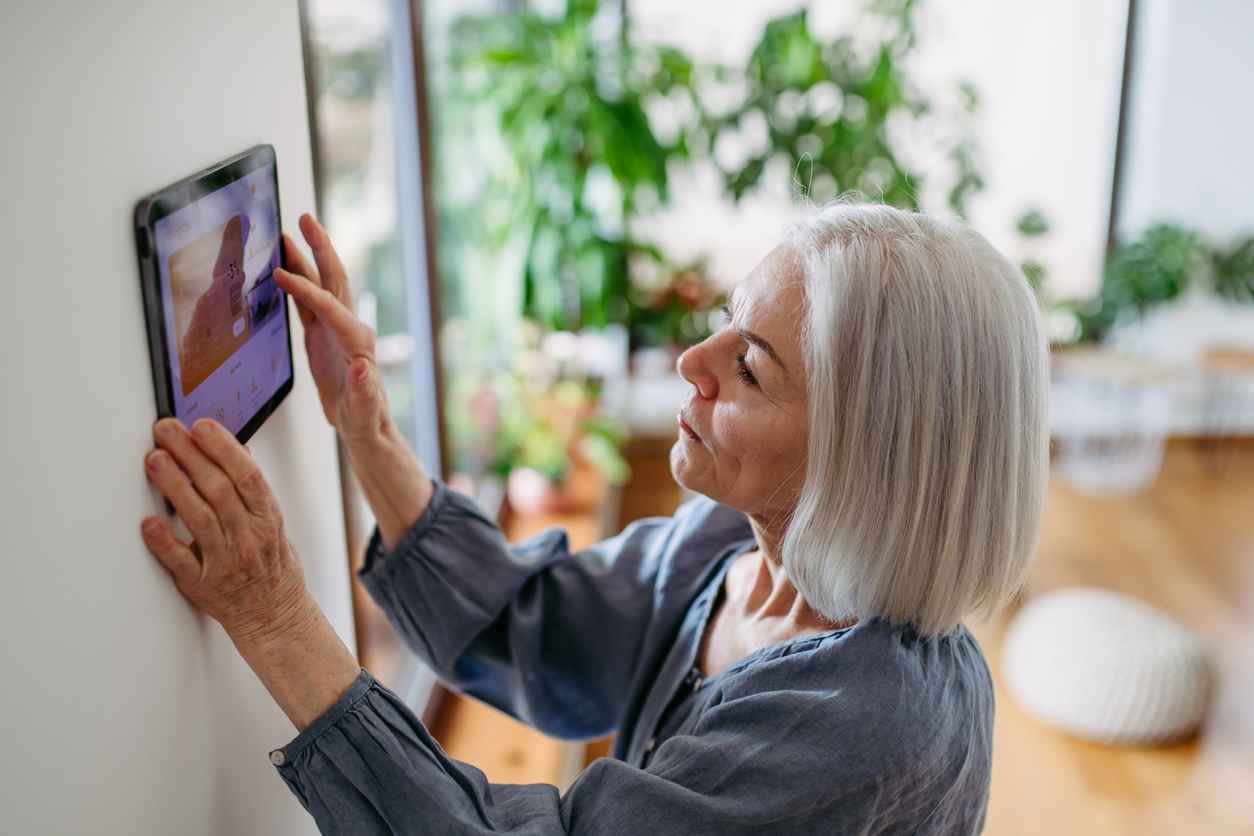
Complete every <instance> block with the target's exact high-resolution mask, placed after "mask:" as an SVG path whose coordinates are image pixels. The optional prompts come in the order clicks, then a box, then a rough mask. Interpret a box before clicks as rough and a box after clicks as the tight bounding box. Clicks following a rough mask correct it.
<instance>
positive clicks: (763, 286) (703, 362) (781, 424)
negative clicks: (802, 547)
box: [671, 246, 808, 525]
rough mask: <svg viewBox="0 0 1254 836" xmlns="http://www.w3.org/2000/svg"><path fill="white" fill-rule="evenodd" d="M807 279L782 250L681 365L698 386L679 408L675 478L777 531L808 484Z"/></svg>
mask: <svg viewBox="0 0 1254 836" xmlns="http://www.w3.org/2000/svg"><path fill="white" fill-rule="evenodd" d="M803 305H804V296H803V290H802V285H801V270H800V265H799V262H798V261H797V258H796V256H795V254H794V253H793V251H792V250H791V249H789V248H787V247H782V246H781V247H777V248H776V249H775V250H773V251H772V252H771V253H770V254H769V255H767V257H766V258H765V259H763V261H762V263H760V264H759V265H758V266H757V267H756V268H754V270H753V272H752V273H750V274H749V277H748V278H746V279H745V280H744V281H743V282H741V283H740V284H739V285H737V286H736V288H735V289H734V290H733V291H732V293H731V295H730V298H729V300H728V307H729V309H730V311H731V318H730V320H729V321H728V322H727V323H726V324H725V325H724V326H723V328H722V329H721V330H720V331H718V332H717V333H715V334H714V335H712V336H711V337H709V338H708V339H707V340H705V342H702V343H700V344H699V345H695V346H693V347H692V348H690V349H688V350H687V351H685V352H684V353H683V355H682V356H681V357H680V358H679V363H678V368H679V373H680V374H681V375H682V376H683V377H684V379H685V380H687V381H688V382H689V383H691V384H692V386H693V390H692V393H691V395H690V396H689V398H688V400H687V401H685V402H684V404H683V406H682V407H681V408H680V412H679V420H680V421H682V422H685V423H687V425H688V427H690V428H691V430H692V432H693V433H695V437H694V436H693V435H692V434H690V433H689V431H688V430H687V429H685V427H684V426H683V424H682V423H681V424H680V425H679V428H678V430H679V438H678V440H677V441H676V442H675V446H674V447H672V448H671V473H672V474H673V475H674V477H675V480H676V481H678V482H679V484H681V485H683V486H684V487H686V488H688V489H689V490H693V491H696V492H698V493H702V494H705V495H706V496H708V497H710V498H711V499H715V500H717V501H719V502H722V503H723V504H725V505H729V506H731V507H733V508H735V509H737V510H739V511H743V512H744V513H746V514H748V515H750V516H752V517H756V518H757V519H758V521H759V522H762V523H765V524H767V525H770V524H771V523H772V521H774V520H777V519H783V518H784V515H785V514H786V513H787V512H788V511H790V510H791V509H792V507H793V505H794V504H795V502H796V499H797V496H798V494H799V493H800V490H801V486H802V484H803V483H804V480H805V459H806V440H807V424H808V418H807V412H806V383H805V370H804V367H803V365H802V359H801V342H800V340H801V337H800V330H801V324H802V321H803V315H804V308H803Z"/></svg>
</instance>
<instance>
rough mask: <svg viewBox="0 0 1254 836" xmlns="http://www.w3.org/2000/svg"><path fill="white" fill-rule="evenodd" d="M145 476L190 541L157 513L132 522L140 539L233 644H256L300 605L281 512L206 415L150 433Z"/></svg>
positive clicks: (297, 574) (246, 459) (302, 599)
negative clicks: (179, 520) (137, 526)
mask: <svg viewBox="0 0 1254 836" xmlns="http://www.w3.org/2000/svg"><path fill="white" fill-rule="evenodd" d="M153 437H154V439H155V441H156V444H157V449H156V450H154V451H153V452H151V453H149V454H148V456H147V457H146V458H145V460H144V469H145V471H146V472H147V474H148V479H149V481H151V482H152V483H153V485H155V486H156V487H157V488H158V489H159V490H160V491H161V493H162V494H164V495H165V497H166V498H167V499H168V500H170V504H172V505H173V506H174V510H175V512H177V513H178V515H179V517H181V518H182V519H183V522H184V524H186V526H187V529H188V531H189V532H191V535H192V537H193V538H194V542H192V543H184V542H182V541H181V540H179V539H178V538H177V537H176V536H175V535H174V532H173V531H172V530H171V529H170V525H169V523H168V522H167V521H166V520H164V519H162V518H160V517H148V518H146V519H145V520H144V521H143V524H142V525H141V527H140V528H141V531H142V533H143V538H144V543H145V544H146V545H147V546H148V550H149V551H151V552H152V553H153V555H154V556H155V557H156V558H157V560H159V561H160V562H161V565H162V566H164V567H165V568H166V569H167V570H168V571H169V572H170V574H171V575H172V576H173V578H174V584H175V586H176V587H178V590H179V592H181V593H183V595H184V597H186V598H187V600H188V601H190V602H191V603H192V604H193V605H194V606H196V607H197V608H198V609H201V610H203V611H204V612H205V613H207V614H208V615H210V616H211V617H213V618H214V619H215V620H216V621H217V622H218V623H219V624H221V625H222V626H223V628H225V629H226V631H227V633H228V634H230V636H231V638H232V639H234V640H236V641H237V642H239V641H241V640H243V641H264V640H265V639H266V638H267V637H268V636H269V635H270V634H272V633H274V634H277V633H279V632H281V631H282V630H283V629H284V627H285V625H286V624H287V623H288V622H289V621H291V620H292V619H293V618H296V617H298V615H299V614H300V613H301V612H302V608H304V607H306V605H307V603H308V601H307V600H306V590H305V575H304V571H303V570H302V569H301V565H300V562H299V560H297V558H296V554H295V553H294V551H293V550H292V546H291V544H290V543H288V541H287V537H286V535H285V534H284V533H283V516H282V514H281V513H280V512H279V507H278V504H277V503H276V502H275V499H274V496H273V494H271V493H270V487H269V486H268V485H267V484H266V480H265V479H264V478H263V477H262V475H261V471H260V470H258V468H257V465H256V463H255V462H254V461H253V458H252V456H251V455H250V454H249V452H248V451H247V450H246V449H245V448H244V446H243V445H242V444H240V443H239V442H238V441H236V439H235V436H233V435H232V434H231V433H230V431H228V430H227V429H226V428H225V427H223V426H222V425H221V424H219V423H217V422H216V421H211V420H209V419H201V420H200V421H197V422H196V424H195V425H194V427H193V430H192V432H188V431H187V430H186V429H185V428H184V427H183V425H182V424H181V423H179V422H178V421H177V420H175V419H173V418H166V419H163V420H161V421H158V422H157V423H156V425H155V426H154V427H153Z"/></svg>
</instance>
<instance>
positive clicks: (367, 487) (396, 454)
mask: <svg viewBox="0 0 1254 836" xmlns="http://www.w3.org/2000/svg"><path fill="white" fill-rule="evenodd" d="M341 440H342V441H343V443H344V449H345V451H346V453H347V454H348V460H349V464H350V465H351V466H352V468H353V473H354V474H355V475H356V477H357V482H358V483H359V484H360V485H361V489H362V493H363V494H364V495H365V497H366V502H367V503H368V504H369V505H370V509H371V511H373V512H374V517H375V520H376V521H377V522H378V524H379V534H380V535H381V536H382V538H383V545H384V547H385V548H387V549H389V550H391V549H392V548H394V547H395V546H396V544H397V543H398V542H400V539H401V537H403V536H404V535H405V532H406V531H408V530H409V529H410V528H411V527H412V526H413V524H414V523H415V522H417V521H418V518H419V517H420V516H422V512H423V511H425V510H426V508H427V505H428V504H429V503H430V501H431V496H432V494H433V492H434V490H433V488H432V486H431V479H430V477H429V476H428V475H427V472H426V470H425V468H423V466H422V462H420V461H419V460H418V457H417V456H416V455H414V451H413V450H412V449H410V446H409V442H407V441H406V440H405V437H404V436H403V435H401V433H400V430H399V429H398V428H397V427H396V425H395V424H394V423H393V422H391V421H387V422H386V423H385V424H384V425H383V426H382V427H381V428H380V430H379V432H378V433H374V434H372V435H370V436H367V437H354V438H351V439H350V438H344V437H343V436H341Z"/></svg>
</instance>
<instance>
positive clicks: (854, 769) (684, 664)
mask: <svg viewBox="0 0 1254 836" xmlns="http://www.w3.org/2000/svg"><path fill="white" fill-rule="evenodd" d="M432 484H433V486H434V489H435V493H434V495H433V497H432V499H431V503H430V505H429V506H428V507H427V509H426V510H425V511H424V513H423V514H422V516H421V517H420V518H419V519H418V520H417V522H416V523H415V524H414V526H413V527H412V528H411V529H410V530H409V531H408V532H407V533H406V534H405V536H404V537H403V538H402V539H401V541H400V542H399V543H397V545H396V548H395V549H393V551H392V553H390V554H385V553H384V550H383V548H382V543H381V540H380V538H379V533H378V531H377V530H376V531H375V532H374V535H373V537H372V538H371V542H370V545H369V546H368V548H367V554H366V562H365V565H364V566H363V568H362V569H361V571H360V573H359V575H360V577H361V579H362V581H363V583H364V584H365V586H366V588H367V589H368V590H369V592H370V594H371V596H372V597H373V598H374V599H375V601H377V602H378V604H379V605H380V606H381V607H382V608H383V610H384V611H385V612H386V613H387V616H388V618H389V619H390V620H391V622H392V624H393V625H394V626H395V627H396V629H397V630H398V631H399V632H400V634H401V635H402V636H403V637H404V638H405V640H406V641H407V643H408V644H409V645H410V647H412V649H413V650H414V652H415V653H417V654H418V655H419V656H420V657H421V658H422V659H423V660H425V661H426V662H427V664H429V665H431V666H432V668H433V669H434V670H435V671H436V672H437V673H438V674H439V675H440V676H441V678H442V679H443V680H444V681H445V682H447V683H448V684H450V685H451V686H453V687H454V688H457V689H459V690H461V691H463V692H464V693H466V694H469V695H471V696H474V697H476V698H478V699H481V700H483V701H485V702H487V703H489V704H491V705H493V706H496V707H497V708H499V709H501V710H503V711H505V712H507V713H509V714H511V715H512V716H514V717H516V718H518V719H520V720H522V721H523V722H525V723H527V724H529V725H531V726H533V727H535V728H537V729H539V730H540V731H543V732H545V733H547V734H550V735H554V736H557V737H563V738H588V737H594V736H600V735H605V734H609V733H616V734H617V738H616V742H615V746H614V751H613V755H612V757H609V758H601V759H599V760H597V761H595V762H594V763H593V764H591V765H590V766H589V767H588V768H587V769H586V770H584V772H583V773H582V774H581V775H580V776H579V778H578V780H576V781H575V783H574V784H573V785H572V786H571V787H570V789H569V790H568V791H567V792H566V793H565V794H559V793H558V791H557V789H556V788H555V787H553V786H550V785H546V784H528V785H505V784H492V783H489V782H488V781H487V779H486V778H485V776H484V775H483V773H482V772H480V771H479V770H478V769H476V768H475V767H474V766H472V765H470V764H466V763H462V762H460V761H457V760H454V759H452V758H450V757H449V756H448V755H447V754H446V753H445V752H444V751H443V749H441V747H440V746H439V744H438V743H437V742H436V741H435V740H434V739H433V738H432V737H431V735H430V733H429V732H428V731H427V729H426V728H425V727H424V726H423V724H422V722H421V721H420V720H419V719H418V718H417V717H416V716H415V715H414V714H413V712H412V711H410V709H409V708H408V707H407V706H406V705H405V704H404V703H403V702H402V701H401V700H400V699H399V698H398V697H397V696H396V695H395V694H393V693H392V692H391V691H389V690H388V689H387V688H385V687H383V686H382V685H381V684H379V683H378V682H377V681H375V679H374V678H373V677H372V676H371V675H370V674H369V672H367V671H366V670H364V669H363V670H362V671H361V673H360V675H359V676H358V678H357V680H356V681H355V682H354V683H353V684H352V686H351V687H350V688H349V689H348V691H347V692H346V693H345V694H344V695H343V696H342V697H341V698H340V699H339V700H338V701H337V702H336V703H335V705H333V706H332V707H331V708H329V709H328V710H327V711H326V712H325V713H324V714H323V715H322V716H321V717H319V718H318V719H317V720H316V721H315V722H314V723H312V724H311V725H310V726H309V727H308V728H306V729H305V730H304V731H302V732H301V733H300V734H299V735H297V736H296V738H295V739H294V740H293V741H292V742H291V743H289V744H288V745H287V746H285V747H283V748H281V749H276V750H274V751H273V752H271V762H272V763H274V765H275V766H276V768H277V770H278V772H279V775H280V776H281V777H282V778H283V780H284V781H285V782H286V783H287V785H288V787H289V788H290V789H291V790H292V792H293V793H294V794H295V795H296V797H297V798H298V799H299V800H300V803H301V804H302V805H303V806H304V807H305V809H306V810H308V811H309V812H310V814H311V815H312V816H313V817H314V820H315V822H316V823H317V825H318V827H319V829H320V830H321V831H322V832H323V833H335V834H339V833H351V834H359V833H360V834H401V833H403V834H410V833H413V834H419V833H421V834H446V833H447V834H490V833H509V834H587V835H588V836H594V835H596V836H600V835H601V834H607V835H608V834H637V833H645V834H650V836H666V834H742V833H743V834H749V833H754V834H757V833H772V834H819V833H824V834H972V833H979V832H980V831H981V830H982V829H983V824H984V817H985V811H986V808H987V803H988V788H989V778H990V760H991V745H992V721H993V686H992V679H991V677H990V675H989V671H988V667H987V665H986V664H985V662H984V657H983V655H982V653H981V651H980V648H979V645H978V644H977V642H976V641H975V639H974V637H973V636H972V635H971V634H970V632H969V631H968V630H967V629H966V628H965V627H964V626H961V625H960V626H959V627H958V628H957V629H956V630H954V631H953V632H951V633H949V634H947V635H945V636H941V637H934V638H923V637H921V636H920V635H919V634H918V633H917V632H916V631H915V630H914V629H913V627H912V626H911V625H909V624H890V623H888V622H886V621H885V620H883V619H880V618H870V619H864V620H862V621H859V622H858V623H857V624H855V625H854V626H852V627H848V628H844V629H840V630H834V631H831V632H829V633H824V634H819V635H811V636H805V637H802V638H798V639H794V640H791V641H787V642H782V643H778V644H774V645H771V646H769V647H765V648H761V649H759V650H758V651H756V652H754V653H752V654H750V655H749V656H747V657H745V658H744V659H742V660H740V661H739V662H737V663H736V664H734V665H732V666H731V667H729V668H727V669H726V670H724V671H722V672H720V673H718V674H717V675H715V676H712V677H710V678H709V679H708V680H704V681H703V680H701V678H700V675H699V671H698V670H697V669H696V666H695V663H696V658H697V652H698V650H699V646H700V643H701V637H702V634H703V632H704V628H705V625H706V622H707V619H708V617H709V615H710V611H711V609H712V607H713V605H714V602H715V600H716V598H717V596H718V594H719V591H720V590H721V588H722V581H723V577H724V575H725V573H726V571H727V569H728V567H729V565H730V564H731V558H733V557H734V556H736V555H738V554H741V553H743V552H744V551H746V550H748V549H751V548H753V547H754V545H755V543H754V540H753V533H752V530H751V528H750V526H749V523H748V520H747V519H746V517H745V516H744V515H743V514H741V513H739V512H737V511H735V510H733V509H731V508H728V507H727V506H724V505H721V504H719V503H717V502H715V501H713V500H710V499H708V498H705V497H697V498H695V499H693V500H691V501H689V502H687V503H685V504H684V505H683V506H682V507H681V508H680V509H679V510H678V511H677V512H676V513H675V515H674V516H672V517H659V518H651V519H647V520H641V521H638V522H635V523H633V524H632V525H630V526H628V527H627V528H626V529H624V531H623V532H622V533H620V534H619V535H618V536H616V537H613V538H610V539H608V540H605V541H603V542H600V543H597V544H595V545H593V546H590V547H588V548H586V549H582V550H579V551H577V552H575V553H573V554H572V553H571V551H570V549H569V545H568V542H567V536H566V534H565V532H563V531H561V530H558V529H550V530H548V531H545V532H543V533H541V534H539V535H537V536H535V537H533V538H531V539H529V540H527V541H525V542H523V543H520V544H517V545H510V544H509V543H508V542H506V540H505V538H504V536H503V535H502V534H501V532H500V530H499V529H498V528H497V526H496V525H495V524H494V523H493V522H491V521H490V520H489V519H488V518H487V517H485V516H484V515H483V514H482V512H481V511H480V510H479V509H478V506H476V505H475V504H474V502H473V501H472V500H470V499H469V498H468V497H465V496H463V495H461V494H458V493H456V492H454V491H452V490H451V489H449V488H447V487H446V486H445V485H444V484H443V483H442V482H440V481H438V480H433V483H432Z"/></svg>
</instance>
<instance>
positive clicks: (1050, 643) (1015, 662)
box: [1002, 587, 1210, 743]
mask: <svg viewBox="0 0 1254 836" xmlns="http://www.w3.org/2000/svg"><path fill="white" fill-rule="evenodd" d="M1002 672H1003V675H1004V677H1005V681H1006V687H1007V689H1008V690H1009V692H1010V694H1011V696H1012V697H1013V698H1014V700H1015V701H1016V702H1017V703H1018V704H1019V705H1020V706H1021V707H1022V708H1023V709H1024V710H1025V711H1026V712H1028V713H1029V714H1031V715H1033V716H1034V717H1036V718H1037V719H1038V720H1041V721H1042V722H1045V723H1048V724H1049V725H1052V726H1055V727H1057V728H1059V729H1061V730H1063V731H1065V732H1069V733H1070V734H1073V735H1076V736H1077V737H1084V738H1088V739H1090V740H1096V741H1100V742H1103V743H1163V742H1166V741H1169V740H1174V739H1178V738H1181V737H1184V736H1186V735H1188V734H1189V733H1191V732H1192V731H1193V730H1194V729H1196V728H1197V727H1198V725H1199V724H1200V723H1201V721H1202V717H1203V715H1204V714H1205V713H1206V706H1207V703H1208V701H1209V698H1210V671H1209V668H1208V666H1207V663H1206V654H1205V651H1204V650H1203V648H1202V644H1201V642H1200V641H1199V640H1198V639H1197V638H1196V637H1195V636H1194V635H1193V633H1192V632H1191V631H1190V630H1189V629H1188V628H1187V627H1185V626H1184V625H1183V624H1180V623H1179V622H1178V621H1176V620H1175V619H1173V618H1171V617H1170V616H1168V615H1166V614H1165V613H1162V612H1160V611H1159V610H1157V609H1155V608H1154V607H1151V606H1150V605H1149V604H1146V603H1144V602H1143V601H1138V600H1137V599H1135V598H1132V597H1129V596H1127V595H1123V594H1121V593H1118V592H1112V591H1110V590H1107V589H1096V588H1088V587H1081V588H1073V589H1061V590H1058V591H1055V592H1050V593H1047V594H1044V595H1041V596H1040V597H1038V598H1035V599H1033V600H1032V601H1030V602H1028V604H1027V605H1025V606H1024V608H1023V609H1022V610H1021V611H1020V612H1019V613H1018V614H1017V615H1016V616H1015V618H1014V620H1013V621H1012V622H1011V624H1010V626H1009V628H1008V629H1007V631H1006V637H1005V640H1004V642H1003V644H1002Z"/></svg>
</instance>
